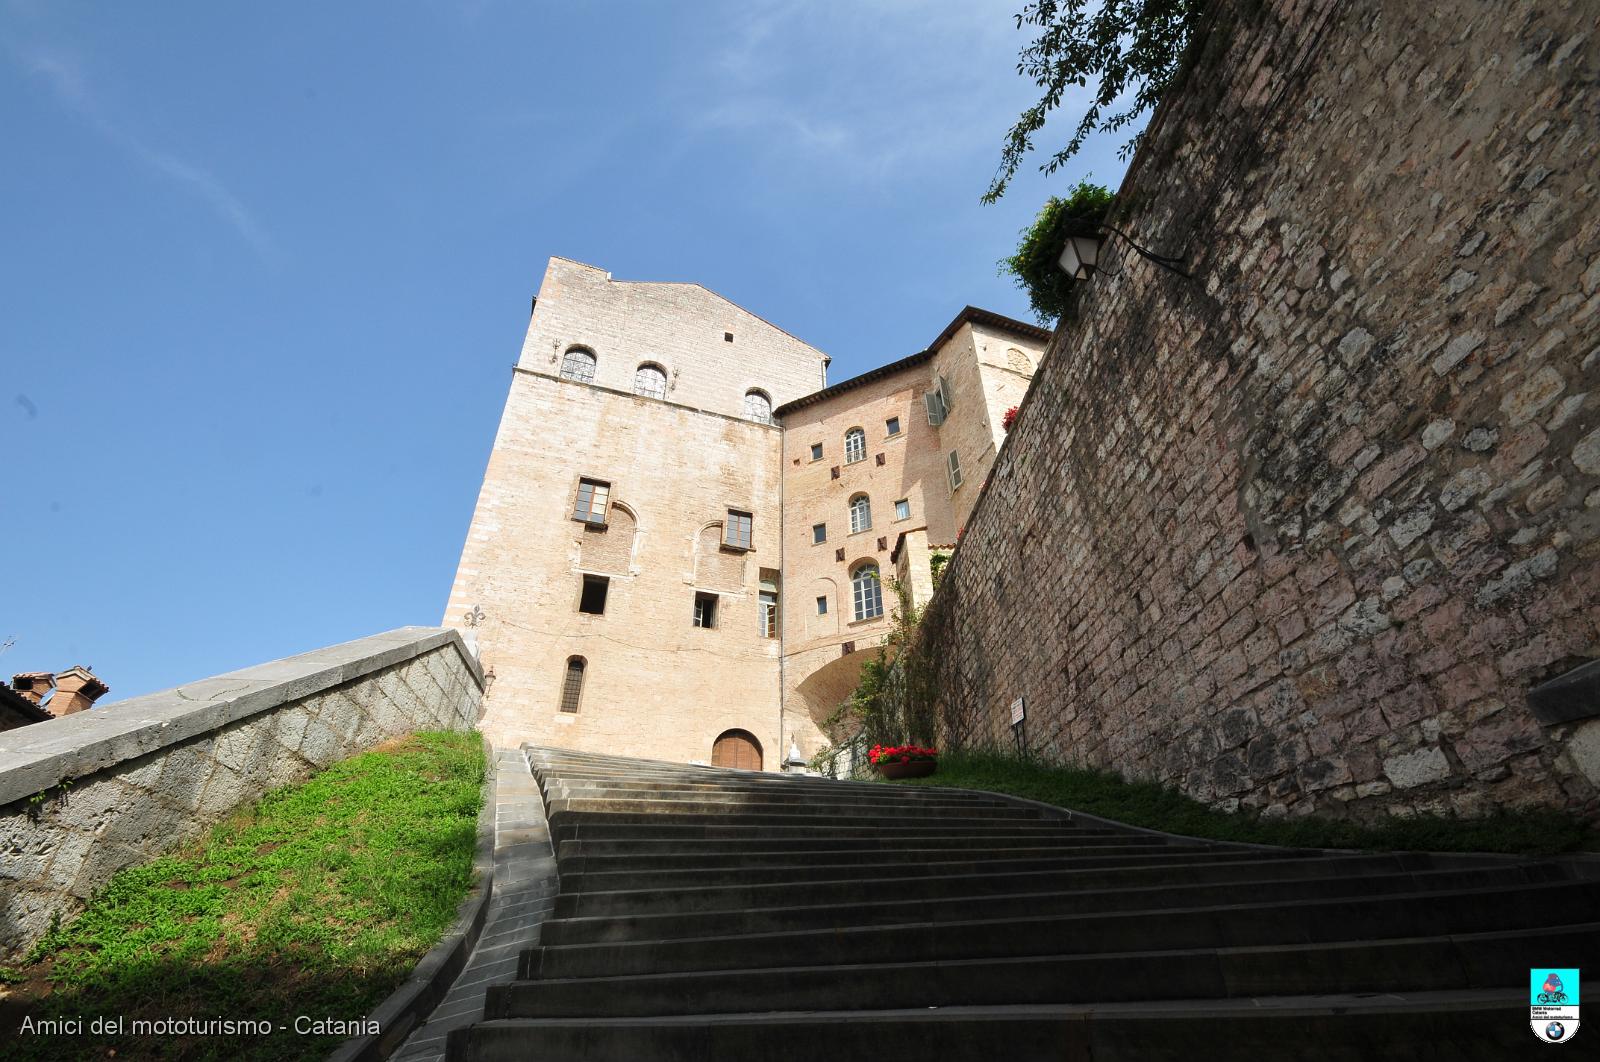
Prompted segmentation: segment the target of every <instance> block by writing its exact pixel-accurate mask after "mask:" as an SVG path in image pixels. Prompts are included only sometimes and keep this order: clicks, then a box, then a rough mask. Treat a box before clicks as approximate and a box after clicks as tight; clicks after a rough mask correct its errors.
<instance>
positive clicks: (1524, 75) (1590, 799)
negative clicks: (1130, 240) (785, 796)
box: [925, 0, 1600, 816]
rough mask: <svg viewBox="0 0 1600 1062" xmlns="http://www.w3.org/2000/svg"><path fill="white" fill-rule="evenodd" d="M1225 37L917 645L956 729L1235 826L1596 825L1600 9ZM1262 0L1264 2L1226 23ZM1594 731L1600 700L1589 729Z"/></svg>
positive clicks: (1267, 10)
mask: <svg viewBox="0 0 1600 1062" xmlns="http://www.w3.org/2000/svg"><path fill="white" fill-rule="evenodd" d="M1230 10H1232V11H1233V14H1231V15H1229V16H1228V17H1225V18H1224V19H1223V20H1222V22H1221V23H1220V24H1219V26H1218V27H1217V28H1216V29H1215V30H1214V31H1213V32H1212V33H1211V35H1210V36H1209V37H1208V39H1207V41H1206V43H1205V48H1204V51H1203V53H1202V55H1201V57H1200V59H1199V61H1198V62H1197V63H1196V64H1194V66H1193V67H1192V68H1191V69H1190V70H1189V72H1188V73H1187V74H1186V75H1185V77H1184V78H1183V79H1182V80H1181V81H1180V82H1179V83H1178V85H1177V86H1176V88H1175V91H1174V92H1173V93H1172V94H1171V96H1170V97H1169V99H1168V100H1167V102H1166V103H1165V104H1164V106H1163V109H1162V111H1161V112H1160V113H1159V114H1158V115H1157V117H1156V119H1155V121H1154V122H1153V123H1152V127H1151V132H1150V133H1149V135H1148V136H1147V138H1146V141H1145V143H1144V144H1143V145H1142V146H1141V149H1140V152H1139V154H1138V156H1137V158H1136V160H1135V163H1134V166H1133V168H1132V170H1131V171H1130V173H1129V176H1128V178H1127V180H1126V182H1125V184H1124V187H1123V189H1122V192H1121V195H1120V197H1119V211H1120V220H1121V221H1122V222H1123V223H1124V225H1125V226H1126V227H1128V228H1130V229H1131V233H1132V235H1133V236H1134V237H1135V239H1137V240H1138V241H1139V242H1140V243H1141V244H1143V245H1145V246H1147V247H1150V248H1152V249H1153V250H1155V251H1158V252H1163V253H1172V252H1178V251H1182V252H1184V253H1186V254H1187V268H1188V269H1189V270H1190V271H1191V272H1192V273H1193V278H1192V279H1185V278H1183V277H1179V276H1174V275H1173V274H1171V273H1167V272H1163V271H1161V270H1159V269H1157V268H1156V267H1154V266H1153V265H1151V264H1150V263H1148V262H1145V261H1143V260H1141V259H1138V258H1136V257H1135V256H1134V255H1133V254H1132V253H1130V252H1128V251H1127V249H1126V245H1125V244H1123V243H1122V241H1120V240H1112V241H1110V243H1109V244H1108V246H1107V250H1108V252H1109V254H1110V256H1111V261H1110V263H1109V267H1110V270H1111V271H1114V272H1115V275H1110V273H1109V272H1108V273H1104V274H1101V275H1099V276H1097V277H1096V278H1095V279H1094V280H1093V281H1092V282H1091V283H1089V284H1087V285H1084V287H1083V290H1082V293H1081V294H1080V296H1079V298H1078V303H1077V306H1076V313H1075V315H1074V317H1073V319H1072V320H1070V321H1069V322H1068V323H1067V324H1066V325H1065V327H1063V328H1062V329H1061V330H1060V331H1059V332H1058V334H1057V337H1056V339H1055V341H1054V342H1053V344H1052V346H1051V349H1050V350H1049V351H1048V352H1047V354H1046V356H1045V359H1044V362H1043V364H1042V366H1041V368H1040V370H1039V372H1038V374H1037V375H1036V376H1035V379H1034V383H1033V386H1032V388H1031V390H1030V392H1029V394H1028V397H1027V399H1026V401H1025V402H1024V404H1023V407H1022V412H1021V415H1020V417H1019V420H1018V423H1017V426H1016V428H1015V430H1013V432H1012V433H1011V436H1010V438H1009V439H1008V440H1007V443H1006V445H1005V446H1004V448H1003V449H1002V451H1001V453H1000V455H999V457H998V458H997V461H996V466H995V471H994V473H993V474H992V476H991V478H990V482H989V484H988V486H987V488H986V490H985V492H984V494H983V496H982V498H981V499H980V500H979V503H978V505H977V507H976V509H975V512H974V514H973V516H972V518H971V519H970V520H969V521H968V523H967V525H966V533H965V536H964V539H963V543H962V545H961V548H960V549H959V550H958V551H957V553H956V556H955V558H954V559H953V561H952V562H951V565H950V568H949V569H948V570H947V573H946V575H945V577H944V580H943V583H942V587H941V590H940V592H939V594H938V595H937V597H936V599H935V601H934V603H933V607H932V610H931V613H930V617H929V620H928V626H927V628H926V635H925V637H926V638H927V639H928V645H929V647H931V648H932V649H933V650H934V652H933V654H932V655H933V656H934V658H935V659H936V660H937V661H938V663H939V665H940V668H941V673H942V675H941V677H942V681H943V685H944V688H945V691H946V693H945V703H944V704H943V706H942V708H943V713H944V726H945V730H946V734H945V740H946V741H951V742H955V743H958V744H960V743H968V744H973V743H984V742H1000V741H1009V740H1010V730H1009V716H1008V714H1007V705H1008V704H1009V703H1010V701H1011V700H1012V698H1014V697H1016V696H1018V695H1025V696H1026V697H1027V700H1028V705H1029V709H1028V714H1029V719H1028V724H1027V725H1028V738H1029V742H1030V744H1031V745H1032V746H1033V748H1034V749H1035V750H1036V751H1038V752H1039V753H1041V754H1043V755H1045V756H1048V757H1051V758H1054V759H1056V760H1058V761H1065V762H1072V763H1080V764H1091V765H1101V766H1106V767H1111V768H1115V769H1117V770H1119V771H1122V772H1124V773H1125V774H1127V775H1130V776H1135V777H1140V778H1150V779H1158V780H1162V781H1165V782H1168V783H1172V784H1175V785H1178V786H1180V787H1181V788H1182V789H1184V790H1185V791H1186V792H1188V793H1190V794H1192V795H1194V796H1196V797H1198V798H1200V799H1203V800H1207V801H1210V802H1212V803H1214V804H1217V805H1219V806H1223V807H1237V806H1246V807H1254V808H1260V809H1263V810H1264V811H1266V812H1268V813H1270V814H1274V815H1278V814H1290V815H1296V814H1304V813H1308V812H1311V811H1313V810H1319V811H1323V812H1330V813H1349V814H1355V815H1358V816H1367V815H1372V814H1383V813H1389V814H1397V815H1404V814H1411V813H1415V812H1416V811H1419V810H1426V811H1454V812H1458V813H1464V814H1475V813H1480V812H1483V811H1485V810H1487V809H1492V808H1497V807H1522V806H1530V805H1538V806H1554V807H1567V808H1572V809H1577V810H1580V811H1582V812H1584V813H1586V814H1588V815H1591V816H1593V815H1595V814H1596V813H1597V812H1600V803H1597V800H1596V781H1597V779H1600V720H1593V719H1590V720H1587V721H1584V720H1575V721H1569V722H1564V723H1559V724H1555V725H1544V724H1541V722H1540V720H1539V719H1538V718H1537V717H1536V716H1535V714H1534V713H1533V711H1532V710H1531V709H1530V706H1529V703H1528V700H1527V695H1526V694H1527V690H1528V689H1529V688H1530V687H1531V686H1533V685H1534V684H1536V683H1538V682H1540V681H1541V680H1543V679H1546V678H1549V677H1551V676H1552V675H1555V674H1558V673H1561V672H1563V671H1565V670H1567V669H1568V668H1570V667H1572V666H1573V665H1574V664H1575V663H1578V662H1581V661H1582V660H1585V659H1588V658H1591V657H1594V656H1596V655H1600V630H1597V618H1600V609H1597V594H1596V591H1597V588H1600V540H1597V531H1600V416H1597V413H1596V398H1595V392H1596V390H1597V385H1600V213H1597V211H1596V209H1595V206H1594V203H1595V193H1596V188H1595V180H1596V175H1597V173H1600V169H1597V167H1596V157H1595V156H1596V151H1597V145H1600V120H1597V115H1600V92H1597V89H1596V85H1597V83H1600V82H1597V78H1600V62H1597V56H1596V47H1595V41H1594V38H1593V32H1594V21H1593V10H1594V9H1593V6H1592V5H1589V4H1586V3H1582V2H1575V0H1568V2H1565V3H1559V2H1557V3H1531V2H1519V3H1503V2H1487V0H1479V2H1469V0H1452V2H1449V3H1416V4H1393V3H1384V2H1381V0H1352V2H1344V3H1335V2H1332V0H1296V2H1291V0H1272V2H1268V3H1265V4H1261V5H1254V4H1241V5H1236V6H1234V7H1232V8H1230ZM1240 11H1244V12H1248V14H1241V13H1239V12H1240ZM1595 710H1600V704H1597V705H1595Z"/></svg>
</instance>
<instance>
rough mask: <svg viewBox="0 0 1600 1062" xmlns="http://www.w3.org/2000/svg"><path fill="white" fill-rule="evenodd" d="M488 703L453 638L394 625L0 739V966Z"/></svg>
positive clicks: (472, 663) (471, 721)
mask: <svg viewBox="0 0 1600 1062" xmlns="http://www.w3.org/2000/svg"><path fill="white" fill-rule="evenodd" d="M482 693H483V674H482V672H481V670H480V669H479V667H478V663H477V660H476V659H474V658H473V657H472V656H471V655H470V654H469V653H468V652H467V650H466V648H465V646H464V645H463V644H462V642H461V637H460V635H458V634H456V633H455V632H454V631H449V630H437V629H434V628H424V627H403V628H400V629H399V630H394V631H389V632H388V633H386V634H379V635H374V636H373V637H370V638H362V639H360V640H358V641H354V642H347V643H345V644H343V645H336V646H331V647H329V648H327V649H319V650H317V651H315V652H311V653H304V654H302V655H300V656H292V657H287V658H285V659H283V660H278V661H274V662H273V663H270V664H263V665H260V666H258V667H252V668H247V669H245V670H243V671H234V672H231V673H229V674H226V675H218V676H217V677H215V678H210V679H203V680H201V681H199V682H194V683H190V684H188V685H186V686H180V687H178V688H177V689H173V690H167V691H165V692H162V693H153V694H150V695H149V696H146V697H135V698H132V699H130V700H126V701H121V702H118V703H114V704H107V705H103V706H101V707H98V708H96V709H94V710H93V711H89V712H81V713H79V714H77V715H73V716H69V717H67V718H65V719H56V720H51V721H49V722H45V723H37V724H35V725H33V726H29V727H24V728H21V729H19V730H12V731H7V732H6V733H5V734H0V959H5V958H12V957H15V956H17V955H20V954H21V953H22V952H24V951H25V950H26V949H27V948H28V947H29V946H30V945H31V944H33V943H34V942H35V941H36V940H38V939H39V938H40V937H41V936H42V935H43V934H44V933H45V931H46V930H47V929H48V928H49V926H50V923H51V922H52V920H54V919H56V918H58V917H60V918H65V917H68V916H70V915H72V914H74V913H76V912H77V911H78V910H79V909H80V908H81V907H82V906H83V902H84V900H86V899H87V898H88V897H89V896H90V895H91V894H93V893H94V891H95V890H96V889H98V888H100V887H101V886H102V885H104V884H105V883H106V882H107V881H108V880H109V879H110V877H111V875H112V874H114V873H116V872H117V871H118V870H121V869H122V868H123V867H127V866H134V865H137V864H140V863H145V862H148V861H149V860H151V859H153V858H155V857H156V856H158V855H160V854H161V853H162V852H164V851H166V850H167V849H169V848H171V847H172V846H173V845H175V844H178V843H179V842H181V841H183V840H185V839H187V838H189V837H193V836H195V835H196V834H198V833H200V832H201V831H203V830H204V829H205V828H206V827H208V826H210V825H211V824H213V823H215V822H218V821H220V820H221V819H223V818H224V817H226V816H227V815H228V813H229V812H231V811H232V810H233V809H234V808H236V807H238V806H240V805H241V804H245V803H248V802H249V801H252V800H254V799H256V798H257V797H259V796H261V795H262V794H263V793H265V792H266V791H267V790H269V789H275V788H277V787H279V786H283V785H288V784H290V783H292V782H297V781H302V780H304V779H305V778H307V777H308V776H309V775H310V774H311V773H312V772H313V771H315V770H317V769H318V768H321V767H326V766H327V765H328V764H330V763H333V762H335V761H337V760H340V759H344V758H345V757H347V756H351V755H354V754H355V753H357V752H361V751H363V750H365V749H369V748H371V747H373V746H374V745H377V744H379V743H380V742H382V741H385V740H387V739H389V738H392V737H397V736H399V735H401V734H407V733H411V732H413V731H417V730H470V729H472V728H473V727H474V726H475V725H476V723H477V719H478V704H479V701H480V700H481V698H482Z"/></svg>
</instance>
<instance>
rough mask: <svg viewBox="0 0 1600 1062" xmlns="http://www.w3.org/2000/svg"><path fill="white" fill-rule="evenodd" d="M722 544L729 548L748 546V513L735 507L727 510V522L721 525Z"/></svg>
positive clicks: (747, 547)
mask: <svg viewBox="0 0 1600 1062" xmlns="http://www.w3.org/2000/svg"><path fill="white" fill-rule="evenodd" d="M722 544H723V545H724V546H727V547H728V548H729V549H749V548H750V514H749V513H741V512H739V511H738V510H737V509H729V510H728V522H727V523H726V524H725V525H724V527H723V537H722Z"/></svg>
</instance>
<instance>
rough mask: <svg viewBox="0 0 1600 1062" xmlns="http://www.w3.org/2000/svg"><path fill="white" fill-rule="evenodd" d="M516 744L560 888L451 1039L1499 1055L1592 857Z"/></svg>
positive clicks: (1584, 920) (851, 1051)
mask: <svg viewBox="0 0 1600 1062" xmlns="http://www.w3.org/2000/svg"><path fill="white" fill-rule="evenodd" d="M526 751H527V752H528V755H529V761H530V763H531V765H532V767H533V771H534V774H535V776H536V778H537V779H538V783H539V786H540V789H541V791H542V792H543V794H544V798H545V802H546V807H547V810H548V813H549V822H550V830H551V838H552V842H553V843H554V844H555V845H556V855H557V863H558V867H559V871H560V878H561V888H560V894H559V896H558V897H557V899H556V902H555V909H554V912H553V917H552V918H551V919H549V920H547V921H546V922H545V923H544V926H543V929H542V933H541V936H540V940H539V946H538V947H532V948H528V949H527V950H525V951H523V952H522V955H521V959H520V962H519V965H518V972H517V979H516V980H515V981H513V982H511V983H509V984H502V985H498V986H495V987H491V988H490V989H489V990H488V997H487V1001H486V1005H485V1011H484V1016H485V1020H483V1021H482V1022H479V1023H478V1024H476V1025H473V1026H470V1027H468V1028H465V1029H460V1030H458V1031H456V1032H453V1033H451V1034H450V1038H449V1045H448V1052H447V1057H448V1058H449V1059H451V1060H454V1062H500V1060H512V1059H518V1060H521V1059H538V1060H541V1062H566V1060H578V1059H582V1060H585V1062H655V1060H663V1062H664V1060H685V1062H687V1060H699V1059H736V1060H743V1059H754V1058H758V1057H782V1058H786V1059H827V1060H829V1062H843V1060H851V1059H874V1060H879V1062H884V1060H900V1059H906V1060H910V1059H919V1060H920V1059H927V1058H980V1057H982V1058H986V1059H987V1058H996V1059H998V1058H1021V1059H1085V1060H1087V1059H1093V1060H1095V1062H1104V1060H1108V1059H1110V1060H1120V1059H1129V1060H1133V1059H1138V1060H1141V1062H1149V1060H1164V1059H1173V1060H1178V1059H1183V1060H1186V1062H1187V1060H1190V1059H1236V1058H1237V1059H1251V1060H1258V1059H1263V1058H1268V1059H1279V1058H1318V1059H1350V1060H1357V1059H1360V1060H1365V1059H1372V1058H1384V1057H1407V1058H1419V1059H1426V1058H1439V1059H1445V1058H1448V1059H1451V1060H1457V1059H1479V1058H1482V1059H1490V1058H1492V1059H1503V1058H1508V1057H1516V1055H1514V1054H1513V1053H1512V1052H1517V1053H1520V1052H1523V1051H1528V1050H1530V1049H1531V1048H1532V1046H1533V1045H1534V1044H1535V1043H1536V1041H1535V1039H1534V1037H1533V1034H1532V1032H1531V1031H1530V1029H1529V1028H1528V1025H1527V1022H1528V1012H1527V1009H1526V1008H1527V996H1526V992H1525V987H1526V985H1527V983H1528V982H1527V977H1528V972H1529V970H1530V969H1531V968H1533V967H1535V966H1540V965H1549V966H1552V967H1563V966H1565V967H1571V966H1583V965H1584V964H1585V963H1584V960H1585V959H1588V960H1589V962H1588V965H1590V966H1593V965H1594V964H1595V961H1596V960H1595V959H1594V957H1595V956H1600V880H1597V878H1600V871H1597V869H1596V867H1595V864H1594V862H1593V861H1591V860H1584V859H1568V860H1528V859H1517V858H1511V857H1503V856H1440V855H1424V854H1370V853H1360V852H1333V851H1301V850H1289V849H1275V848H1260V847H1252V846H1244V845H1226V844H1213V843H1206V842H1199V841H1193V840H1188V839H1184V838H1176V837H1169V836H1166V835H1161V834H1154V833H1149V832H1145V831H1139V830H1134V829H1130V828H1126V827H1121V826H1118V825H1116V824H1112V823H1106V822H1103V821H1100V820H1092V819H1086V818H1083V817H1077V816H1073V815H1071V814H1068V813H1060V812H1055V811H1054V810H1053V809H1045V808H1042V807H1040V806H1037V805H1032V804H1028V803H1025V802H1021V801H1013V800H1010V799H1008V798H1005V797H1000V796H994V795H988V794H981V793H972V792H966V791H961V790H951V789H937V788H916V789H913V788H909V787H905V788H901V787H890V786H885V785H880V784H873V783H845V782H830V781H825V780H821V779H815V778H797V777H788V776H780V775H772V774H758V773H748V772H737V771H724V770H716V769H711V768H703V767H686V766H681V765H675V764H667V763H656V762H648V761H640V760H624V759H618V758H614V757H605V756H596V755H590V754H586V753H577V752H572V751H568V750H558V749H545V748H528V749H527V750H526Z"/></svg>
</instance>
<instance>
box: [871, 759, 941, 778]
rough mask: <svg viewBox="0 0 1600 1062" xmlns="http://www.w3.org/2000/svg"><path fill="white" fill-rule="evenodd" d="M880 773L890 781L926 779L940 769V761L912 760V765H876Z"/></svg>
mask: <svg viewBox="0 0 1600 1062" xmlns="http://www.w3.org/2000/svg"><path fill="white" fill-rule="evenodd" d="M874 766H875V767H877V768H878V773H879V774H881V775H883V776H884V777H885V778H887V779H889V780H890V781H894V780H895V779H897V778H926V777H927V776H928V775H930V774H932V773H933V772H934V771H936V770H938V769H939V761H938V760H912V761H911V762H910V763H898V762H897V763H879V764H874Z"/></svg>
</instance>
